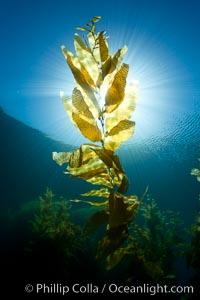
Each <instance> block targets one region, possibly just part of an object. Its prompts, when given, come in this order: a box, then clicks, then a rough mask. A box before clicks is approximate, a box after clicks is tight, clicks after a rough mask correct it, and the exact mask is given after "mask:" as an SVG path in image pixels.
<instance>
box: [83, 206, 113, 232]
mask: <svg viewBox="0 0 200 300" xmlns="http://www.w3.org/2000/svg"><path fill="white" fill-rule="evenodd" d="M107 222H108V212H107V211H106V210H100V211H97V212H96V213H94V214H93V215H92V216H91V217H90V218H89V220H88V221H87V223H86V226H85V230H86V231H87V232H88V233H90V234H91V233H93V232H95V231H96V230H97V229H98V228H99V227H100V226H102V225H103V224H105V223H107Z"/></svg>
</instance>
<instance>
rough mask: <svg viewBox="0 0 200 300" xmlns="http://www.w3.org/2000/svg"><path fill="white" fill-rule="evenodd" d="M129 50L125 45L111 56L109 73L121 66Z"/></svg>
mask: <svg viewBox="0 0 200 300" xmlns="http://www.w3.org/2000/svg"><path fill="white" fill-rule="evenodd" d="M127 50H128V47H127V46H124V47H123V48H121V49H119V50H118V51H117V52H116V53H115V54H114V55H113V56H112V58H111V68H110V71H109V73H112V72H113V71H115V70H116V71H118V70H119V69H120V67H121V63H122V61H123V58H124V55H125V53H126V51H127Z"/></svg>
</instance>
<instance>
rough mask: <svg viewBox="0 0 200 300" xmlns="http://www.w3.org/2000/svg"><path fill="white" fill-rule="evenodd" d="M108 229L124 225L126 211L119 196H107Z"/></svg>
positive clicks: (111, 194)
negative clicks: (108, 211)
mask: <svg viewBox="0 0 200 300" xmlns="http://www.w3.org/2000/svg"><path fill="white" fill-rule="evenodd" d="M109 210H110V216H109V228H110V229H112V228H115V227H119V226H121V225H122V224H125V223H126V217H127V210H126V205H125V204H124V202H123V197H121V196H120V195H117V194H114V193H112V192H111V193H110V196H109Z"/></svg>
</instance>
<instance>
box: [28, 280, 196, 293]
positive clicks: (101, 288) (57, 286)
mask: <svg viewBox="0 0 200 300" xmlns="http://www.w3.org/2000/svg"><path fill="white" fill-rule="evenodd" d="M25 291H26V292H27V293H32V292H34V293H36V294H60V295H63V296H64V295H67V294H68V293H73V294H98V293H100V294H103V293H107V294H149V295H151V296H154V295H156V294H193V293H194V288H193V286H180V285H178V286H175V285H174V286H168V285H160V284H156V285H150V284H148V283H144V284H142V285H130V286H128V285H117V284H115V283H109V284H106V283H104V284H102V285H95V284H92V283H88V284H85V285H82V284H79V283H74V284H73V285H67V284H66V285H65V284H61V283H51V284H45V283H37V284H35V285H32V284H27V285H26V286H25Z"/></svg>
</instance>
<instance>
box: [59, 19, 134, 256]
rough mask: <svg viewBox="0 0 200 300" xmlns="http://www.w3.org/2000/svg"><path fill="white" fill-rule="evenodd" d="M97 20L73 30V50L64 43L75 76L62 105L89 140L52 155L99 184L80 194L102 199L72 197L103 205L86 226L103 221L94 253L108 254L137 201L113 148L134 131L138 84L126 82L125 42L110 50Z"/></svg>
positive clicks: (69, 169) (124, 235)
mask: <svg viewBox="0 0 200 300" xmlns="http://www.w3.org/2000/svg"><path fill="white" fill-rule="evenodd" d="M99 20H100V17H94V18H92V19H91V23H90V24H86V26H85V27H81V28H80V27H78V28H77V29H78V30H80V31H82V32H83V34H85V36H84V39H82V38H81V37H80V36H79V35H78V34H75V36H74V46H75V51H76V55H74V54H72V53H71V52H70V51H68V50H67V49H66V48H65V47H64V46H62V52H63V54H64V56H65V58H66V61H67V63H68V66H69V67H70V69H71V72H72V74H73V76H74V79H75V82H76V86H75V88H74V89H73V92H72V96H71V97H68V96H66V97H65V96H63V103H64V107H65V109H66V111H67V113H68V115H69V117H70V119H71V121H72V122H73V123H74V124H75V126H76V127H77V128H78V129H79V130H80V132H81V133H82V135H83V136H84V137H86V138H87V139H89V140H90V141H91V142H93V143H86V144H82V145H80V147H79V148H78V149H76V150H75V151H73V152H60V153H57V152H53V159H54V160H55V161H56V162H57V163H58V164H59V165H62V164H64V163H67V164H68V166H67V172H66V173H67V174H71V177H72V178H74V177H79V178H82V179H83V180H85V181H87V182H90V183H91V184H93V185H99V186H100V188H99V189H92V190H91V191H89V192H88V193H85V194H82V196H86V197H89V196H92V197H100V198H103V201H83V200H74V201H76V202H81V201H83V202H86V203H88V204H90V205H93V206H97V207H102V209H101V210H99V211H97V212H96V213H95V214H94V215H93V216H92V217H91V219H90V220H89V222H88V224H89V226H90V228H91V227H93V228H97V227H98V226H100V225H102V224H107V227H106V232H107V233H106V236H105V238H104V239H102V240H101V241H100V242H99V247H98V254H100V253H102V254H103V255H106V256H109V255H110V253H112V252H113V251H115V249H117V248H118V247H119V245H121V243H122V242H123V241H124V240H126V238H127V236H128V226H129V224H130V223H131V222H132V220H133V219H134V217H135V215H136V212H137V209H138V206H139V201H138V198H137V196H136V195H130V196H127V195H126V196H125V194H126V192H127V190H128V186H129V182H128V178H127V176H126V174H125V172H124V170H123V168H122V166H121V163H120V159H119V157H118V156H117V155H116V154H115V151H116V150H117V149H118V148H119V147H120V145H121V143H122V142H124V141H126V140H128V139H129V138H130V137H131V136H132V134H133V132H134V127H135V123H134V122H133V121H132V120H131V117H132V114H133V112H134V109H135V103H136V98H137V86H136V85H135V84H133V83H132V84H129V85H128V84H127V76H128V71H129V65H128V64H126V63H123V62H122V61H123V58H124V55H125V53H126V51H127V47H126V46H124V47H123V48H121V49H119V50H117V51H116V53H114V54H113V55H112V54H111V53H110V50H109V46H108V38H107V37H106V35H105V31H100V32H96V22H98V21H99ZM94 142H96V143H97V144H94Z"/></svg>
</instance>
